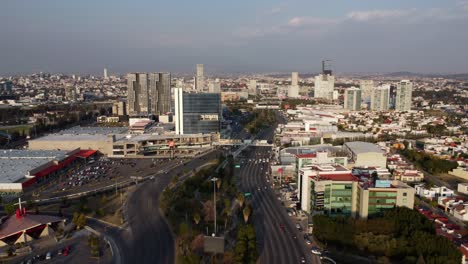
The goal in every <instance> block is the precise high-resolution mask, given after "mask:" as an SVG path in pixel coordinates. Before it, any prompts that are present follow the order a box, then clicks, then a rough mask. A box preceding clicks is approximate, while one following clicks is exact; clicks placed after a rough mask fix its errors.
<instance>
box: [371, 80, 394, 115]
mask: <svg viewBox="0 0 468 264" xmlns="http://www.w3.org/2000/svg"><path fill="white" fill-rule="evenodd" d="M370 102H371V107H370V109H371V110H372V111H386V110H388V106H389V104H390V85H383V86H379V87H377V88H375V89H372V93H371V100H370Z"/></svg>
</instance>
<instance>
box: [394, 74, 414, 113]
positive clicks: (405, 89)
mask: <svg viewBox="0 0 468 264" xmlns="http://www.w3.org/2000/svg"><path fill="white" fill-rule="evenodd" d="M412 93H413V83H412V82H411V81H409V80H402V81H401V82H399V83H398V85H397V90H396V100H395V110H396V111H409V110H411V102H412Z"/></svg>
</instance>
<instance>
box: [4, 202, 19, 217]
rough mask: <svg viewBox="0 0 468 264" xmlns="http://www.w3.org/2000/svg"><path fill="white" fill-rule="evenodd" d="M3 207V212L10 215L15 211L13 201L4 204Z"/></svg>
mask: <svg viewBox="0 0 468 264" xmlns="http://www.w3.org/2000/svg"><path fill="white" fill-rule="evenodd" d="M3 208H4V210H5V213H6V214H7V215H12V214H14V213H15V211H16V205H14V204H13V203H10V204H6V205H5V206H4V207H3Z"/></svg>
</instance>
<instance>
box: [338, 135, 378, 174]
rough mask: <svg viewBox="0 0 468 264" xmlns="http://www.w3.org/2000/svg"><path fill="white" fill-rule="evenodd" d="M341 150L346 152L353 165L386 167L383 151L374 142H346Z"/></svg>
mask: <svg viewBox="0 0 468 264" xmlns="http://www.w3.org/2000/svg"><path fill="white" fill-rule="evenodd" d="M343 150H344V151H346V152H347V153H348V157H349V158H350V160H351V162H352V163H353V166H355V167H366V166H367V167H380V168H386V167H387V157H386V156H385V152H384V151H383V150H382V149H381V148H380V147H379V146H377V145H375V144H372V143H368V142H361V141H353V142H346V143H345V144H344V145H343Z"/></svg>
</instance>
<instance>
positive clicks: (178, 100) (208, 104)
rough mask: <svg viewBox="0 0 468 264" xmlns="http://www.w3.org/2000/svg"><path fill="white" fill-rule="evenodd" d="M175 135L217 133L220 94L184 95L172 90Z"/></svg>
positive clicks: (218, 127)
mask: <svg viewBox="0 0 468 264" xmlns="http://www.w3.org/2000/svg"><path fill="white" fill-rule="evenodd" d="M174 101H175V103H174V106H175V117H174V118H175V130H176V134H178V135H183V134H199V133H219V131H220V128H221V94H219V93H185V92H184V91H183V90H182V88H175V89H174Z"/></svg>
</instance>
